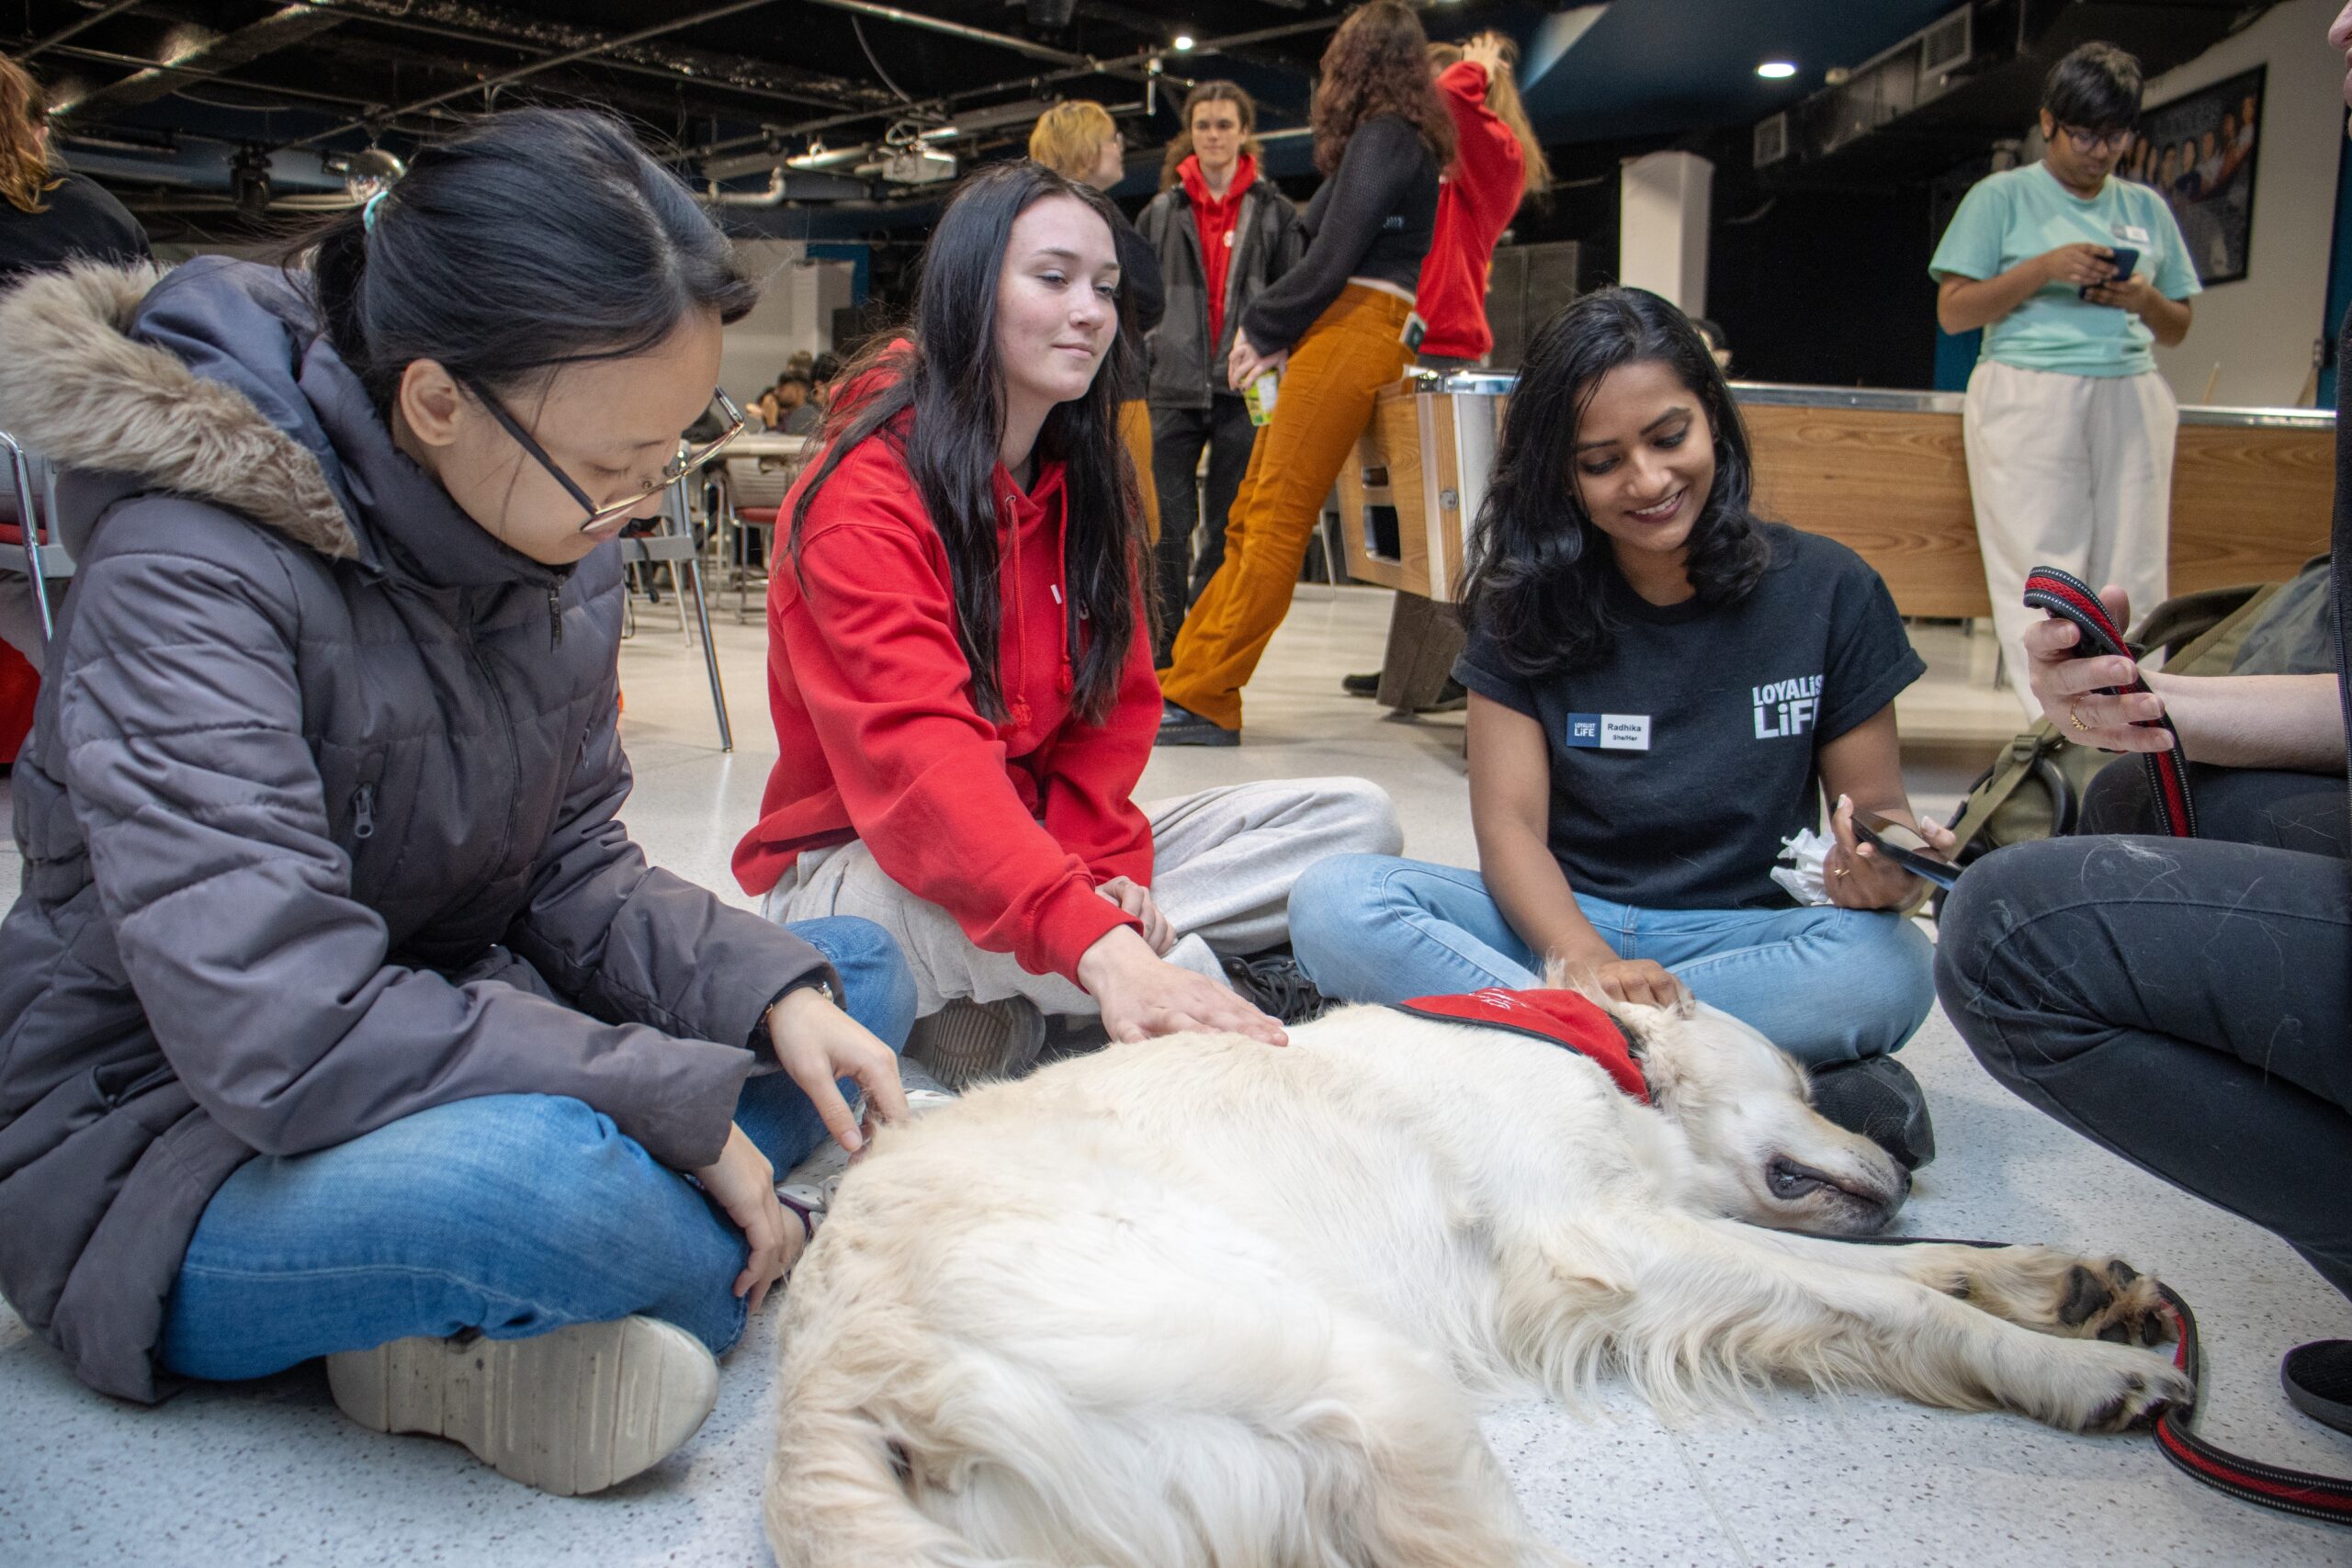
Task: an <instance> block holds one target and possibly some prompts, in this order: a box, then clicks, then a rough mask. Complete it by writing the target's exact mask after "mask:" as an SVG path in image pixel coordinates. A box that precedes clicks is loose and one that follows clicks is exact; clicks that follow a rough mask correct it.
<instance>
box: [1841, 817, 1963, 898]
mask: <svg viewBox="0 0 2352 1568" xmlns="http://www.w3.org/2000/svg"><path fill="white" fill-rule="evenodd" d="M1854 837H1856V838H1858V839H1860V840H1861V841H1862V842H1864V843H1866V844H1868V845H1870V846H1871V847H1872V848H1873V849H1875V850H1877V851H1878V852H1879V853H1881V854H1883V855H1884V856H1885V857H1886V858H1887V859H1889V860H1891V861H1893V862H1894V863H1895V864H1897V865H1899V866H1901V867H1902V868H1903V869H1904V870H1905V871H1907V872H1909V873H1911V874H1913V875H1914V876H1923V877H1925V878H1927V879H1928V881H1929V882H1932V883H1934V884H1935V885H1936V886H1939V887H1944V888H1950V887H1955V886H1959V883H1960V869H1961V868H1960V867H1958V866H1956V865H1954V864H1952V863H1951V862H1949V861H1940V860H1938V859H1937V858H1936V857H1935V856H1933V855H1931V854H1929V853H1928V840H1925V839H1923V838H1921V837H1920V836H1919V835H1918V834H1917V832H1915V831H1914V830H1913V829H1910V828H1908V827H1906V826H1905V825H1904V824H1903V823H1900V822H1897V821H1894V819H1893V818H1886V817H1882V816H1880V815H1879V814H1878V813H1877V812H1875V811H1864V810H1863V809H1861V808H1860V807H1855V808H1854Z"/></svg>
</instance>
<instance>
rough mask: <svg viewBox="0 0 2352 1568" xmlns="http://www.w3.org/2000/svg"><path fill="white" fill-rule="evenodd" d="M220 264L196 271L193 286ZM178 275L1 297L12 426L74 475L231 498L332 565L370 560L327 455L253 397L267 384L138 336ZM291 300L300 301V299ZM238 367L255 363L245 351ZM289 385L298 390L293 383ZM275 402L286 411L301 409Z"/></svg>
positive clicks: (4, 381) (91, 266)
mask: <svg viewBox="0 0 2352 1568" xmlns="http://www.w3.org/2000/svg"><path fill="white" fill-rule="evenodd" d="M218 267H219V264H211V265H209V266H206V265H203V264H199V265H198V266H197V267H191V268H188V269H185V277H186V283H184V284H183V285H182V287H186V284H194V283H200V282H201V281H203V279H202V278H201V276H198V273H199V271H200V270H201V271H217V270H218ZM252 270H254V271H256V272H259V271H265V270H266V269H261V268H254V269H252ZM164 277H165V273H164V269H163V268H161V267H157V266H153V265H141V266H122V267H118V266H105V265H97V264H96V263H83V264H80V265H75V266H73V267H70V268H68V269H67V270H65V271H62V272H52V273H43V274H40V275H39V276H33V277H30V278H28V279H26V280H25V281H24V282H23V283H21V284H19V285H18V286H17V288H15V289H13V290H12V291H10V292H9V293H8V294H7V295H6V296H5V297H0V344H6V345H7V353H6V354H5V355H0V430H6V431H7V432H8V433H9V434H11V435H14V436H15V437H17V440H19V441H21V442H23V443H24V445H25V446H27V447H28V449H30V450H32V451H35V452H38V453H40V455H41V456H43V457H47V458H49V459H51V461H52V462H55V463H57V464H59V465H60V466H61V467H64V468H81V469H93V470H97V471H101V472H106V473H111V474H119V475H122V476H125V477H126V478H129V479H132V480H134V481H137V483H138V485H139V487H140V488H141V489H145V488H154V489H160V490H169V491H177V492H179V493H181V494H183V495H191V496H196V497H198V498H200V499H202V500H205V501H209V502H217V503H219V504H220V505H221V506H224V507H226V508H228V509H229V510H230V511H232V512H236V513H241V514H243V515H244V516H246V517H250V518H252V519H253V520H254V521H255V522H257V523H261V524H265V525H267V526H269V527H272V528H276V529H277V530H278V531H279V532H281V533H283V534H285V535H286V536H288V538H291V539H294V540H296V541H297V542H299V543H300V544H303V545H305V546H308V547H310V548H311V549H313V550H316V551H318V552H319V553H320V554H321V555H324V556H334V557H347V556H354V555H356V554H358V553H359V551H358V543H357V540H356V536H354V533H353V530H352V526H351V521H350V518H349V516H348V515H347V513H345V508H344V505H343V502H341V501H340V500H339V499H338V498H337V496H336V494H335V491H334V487H332V486H331V485H330V484H329V483H328V482H327V478H326V475H325V473H324V471H323V469H322V465H321V462H320V459H319V456H318V453H317V451H316V450H315V449H313V448H311V446H308V445H306V444H305V443H304V442H302V441H300V440H298V439H296V437H295V436H294V435H292V434H288V431H287V430H285V429H283V428H281V427H280V425H279V424H277V423H273V422H272V421H271V420H270V419H269V418H267V417H266V416H265V415H264V413H263V412H262V410H261V408H260V406H258V405H257V404H256V402H255V400H254V396H253V395H252V394H253V391H257V390H260V388H259V387H258V386H257V385H253V383H255V382H258V381H259V380H260V378H258V377H253V376H246V377H240V378H235V379H231V378H223V377H220V375H218V374H217V373H216V374H214V375H211V376H206V375H199V374H198V371H197V370H196V369H195V368H193V367H191V366H190V365H189V363H188V362H187V360H186V359H184V358H183V357H181V356H180V355H178V354H175V353H174V352H172V351H171V350H170V349H168V348H165V347H163V346H161V345H160V344H156V343H154V342H151V341H145V334H144V333H139V332H137V331H136V330H135V329H136V326H137V323H138V322H139V319H140V317H141V314H142V310H141V307H142V305H143V304H144V303H145V302H146V300H147V299H148V298H149V296H150V295H151V294H153V293H156V292H159V290H158V285H160V284H162V283H163V282H164ZM284 292H285V294H286V296H287V301H286V302H288V303H293V302H295V301H294V300H293V299H292V290H291V289H287V290H285V291H284ZM247 298H248V299H251V300H252V302H253V304H254V306H255V307H256V308H257V309H259V308H261V307H262V304H263V302H262V301H261V300H260V299H254V297H253V296H252V295H251V294H248V295H247ZM272 314H273V315H274V314H275V312H272ZM279 335H280V336H281V338H283V336H284V335H285V334H284V333H282V332H281V333H280V334H279ZM225 364H226V365H227V366H233V367H242V366H241V364H240V361H239V360H238V359H237V358H235V357H234V356H233V355H232V356H228V357H227V358H226V360H225ZM238 380H244V381H246V382H248V384H249V386H250V387H251V389H250V390H249V389H248V386H240V385H238V384H237V381H238ZM286 382H287V389H288V390H294V389H295V388H294V384H293V378H292V377H291V376H288V377H287V378H286ZM277 401H278V402H279V404H280V411H281V413H286V412H292V411H291V410H289V409H287V408H285V406H284V403H283V400H282V399H281V400H277ZM303 401H305V402H306V401H307V400H303ZM304 412H309V411H308V410H307V408H305V409H304ZM311 429H312V431H314V432H315V431H316V430H317V424H316V421H315V419H312V421H311ZM319 446H325V441H324V437H323V435H321V436H320V438H319ZM75 543H78V541H72V540H69V546H70V545H73V544H75Z"/></svg>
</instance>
